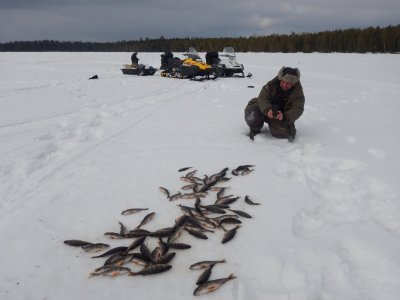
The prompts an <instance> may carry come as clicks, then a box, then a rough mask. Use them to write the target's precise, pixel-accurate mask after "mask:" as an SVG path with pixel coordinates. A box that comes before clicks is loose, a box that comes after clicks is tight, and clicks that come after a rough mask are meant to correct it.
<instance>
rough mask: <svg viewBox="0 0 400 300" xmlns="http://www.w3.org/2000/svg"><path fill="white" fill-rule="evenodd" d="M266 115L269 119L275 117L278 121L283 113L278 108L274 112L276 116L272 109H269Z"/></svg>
mask: <svg viewBox="0 0 400 300" xmlns="http://www.w3.org/2000/svg"><path fill="white" fill-rule="evenodd" d="M267 117H268V118H270V119H277V120H279V121H282V120H283V113H282V112H281V111H280V110H278V111H277V112H276V116H274V112H273V111H272V109H270V110H269V111H268V113H267Z"/></svg>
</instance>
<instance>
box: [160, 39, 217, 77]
mask: <svg viewBox="0 0 400 300" xmlns="http://www.w3.org/2000/svg"><path fill="white" fill-rule="evenodd" d="M183 55H184V56H186V58H185V59H182V60H181V59H179V58H177V57H173V54H172V53H171V52H165V53H164V54H162V55H161V68H160V69H162V70H163V71H162V72H161V76H163V77H172V78H181V79H186V78H188V79H191V80H198V81H201V80H204V79H215V78H216V77H217V76H216V75H215V73H214V70H213V68H212V67H211V66H210V65H208V64H207V63H204V62H203V61H202V60H201V58H200V56H199V54H198V52H197V51H196V49H195V48H193V47H189V51H188V52H186V53H184V54H183Z"/></svg>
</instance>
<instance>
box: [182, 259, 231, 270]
mask: <svg viewBox="0 0 400 300" xmlns="http://www.w3.org/2000/svg"><path fill="white" fill-rule="evenodd" d="M219 263H226V260H225V259H222V260H203V261H199V262H197V263H194V264H192V265H191V266H190V267H189V269H190V270H201V269H206V268H208V267H209V266H213V265H216V264H219Z"/></svg>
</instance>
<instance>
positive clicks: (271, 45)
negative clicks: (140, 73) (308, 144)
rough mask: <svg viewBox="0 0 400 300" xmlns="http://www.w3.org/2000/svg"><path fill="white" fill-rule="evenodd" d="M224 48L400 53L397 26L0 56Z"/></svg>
mask: <svg viewBox="0 0 400 300" xmlns="http://www.w3.org/2000/svg"><path fill="white" fill-rule="evenodd" d="M225 46H231V47H234V49H235V51H236V52H284V53H293V52H304V53H311V52H322V53H330V52H343V53H400V24H399V25H396V26H392V25H390V26H387V27H379V26H378V27H368V28H363V29H361V28H350V29H340V30H333V31H322V32H317V33H294V32H292V33H291V34H272V35H267V36H250V37H218V38H170V39H167V38H164V37H163V36H161V37H160V38H157V39H150V38H148V37H146V38H144V39H143V38H141V39H139V40H129V41H126V40H122V41H117V42H83V41H57V40H39V41H14V42H7V43H0V52H166V51H171V52H185V51H187V50H188V48H189V47H195V48H196V49H197V50H198V51H200V52H206V51H222V49H223V48H224V47H225Z"/></svg>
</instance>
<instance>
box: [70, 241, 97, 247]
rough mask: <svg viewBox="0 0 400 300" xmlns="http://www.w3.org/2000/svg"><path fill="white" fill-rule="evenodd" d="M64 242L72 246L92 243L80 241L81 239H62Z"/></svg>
mask: <svg viewBox="0 0 400 300" xmlns="http://www.w3.org/2000/svg"><path fill="white" fill-rule="evenodd" d="M64 244H67V245H69V246H74V247H82V246H87V245H92V243H89V242H85V241H81V240H66V241H64Z"/></svg>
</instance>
